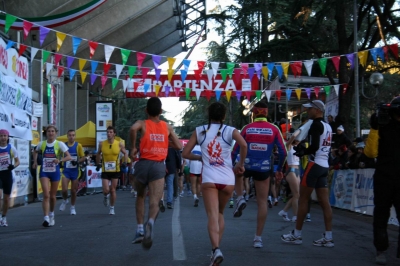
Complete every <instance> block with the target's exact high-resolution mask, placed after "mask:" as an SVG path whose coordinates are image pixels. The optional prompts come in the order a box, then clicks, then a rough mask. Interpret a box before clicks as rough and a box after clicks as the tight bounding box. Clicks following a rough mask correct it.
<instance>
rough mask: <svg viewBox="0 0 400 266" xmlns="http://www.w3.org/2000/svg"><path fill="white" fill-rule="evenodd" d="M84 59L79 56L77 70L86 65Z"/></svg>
mask: <svg viewBox="0 0 400 266" xmlns="http://www.w3.org/2000/svg"><path fill="white" fill-rule="evenodd" d="M86 61H87V60H85V59H82V58H79V71H81V72H82V69H83V67H84V66H85V65H86Z"/></svg>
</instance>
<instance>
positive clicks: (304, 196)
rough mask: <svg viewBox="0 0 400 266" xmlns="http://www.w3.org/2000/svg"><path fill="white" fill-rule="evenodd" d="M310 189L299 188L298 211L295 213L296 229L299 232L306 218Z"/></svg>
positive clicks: (311, 189)
mask: <svg viewBox="0 0 400 266" xmlns="http://www.w3.org/2000/svg"><path fill="white" fill-rule="evenodd" d="M313 190H314V188H312V187H305V186H301V187H300V198H299V209H298V211H297V221H296V229H297V230H301V229H302V228H303V223H304V218H306V215H307V210H308V200H309V198H310V196H311V193H312V192H313Z"/></svg>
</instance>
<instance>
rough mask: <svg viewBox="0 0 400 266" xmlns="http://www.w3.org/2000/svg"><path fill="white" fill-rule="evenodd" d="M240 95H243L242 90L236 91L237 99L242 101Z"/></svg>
mask: <svg viewBox="0 0 400 266" xmlns="http://www.w3.org/2000/svg"><path fill="white" fill-rule="evenodd" d="M239 69H240V68H239ZM240 97H242V91H236V99H237V100H238V102H240Z"/></svg>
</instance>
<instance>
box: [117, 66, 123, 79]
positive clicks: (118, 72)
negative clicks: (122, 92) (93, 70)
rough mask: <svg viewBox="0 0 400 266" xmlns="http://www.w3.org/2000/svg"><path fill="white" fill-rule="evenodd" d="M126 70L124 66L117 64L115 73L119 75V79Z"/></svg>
mask: <svg viewBox="0 0 400 266" xmlns="http://www.w3.org/2000/svg"><path fill="white" fill-rule="evenodd" d="M123 68H124V66H123V65H119V64H116V65H115V72H116V74H117V78H118V77H119V75H121V72H122V69H123Z"/></svg>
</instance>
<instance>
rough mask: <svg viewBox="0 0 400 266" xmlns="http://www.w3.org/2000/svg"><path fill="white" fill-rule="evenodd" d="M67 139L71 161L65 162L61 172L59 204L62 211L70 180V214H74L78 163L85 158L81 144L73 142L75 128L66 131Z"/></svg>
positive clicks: (66, 201)
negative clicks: (61, 199)
mask: <svg viewBox="0 0 400 266" xmlns="http://www.w3.org/2000/svg"><path fill="white" fill-rule="evenodd" d="M67 137H68V141H67V142H65V144H66V145H67V147H68V152H69V154H70V155H71V161H67V162H65V165H64V170H63V172H62V176H63V178H62V181H61V184H62V197H63V201H62V203H61V205H60V211H64V210H65V207H66V206H67V204H68V185H69V182H71V208H70V213H71V215H76V210H75V202H76V191H77V190H78V176H79V168H78V164H79V163H82V162H84V161H85V160H86V157H85V153H84V152H83V149H82V145H81V144H80V143H78V142H75V137H76V135H75V130H73V129H70V130H68V132H67Z"/></svg>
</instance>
